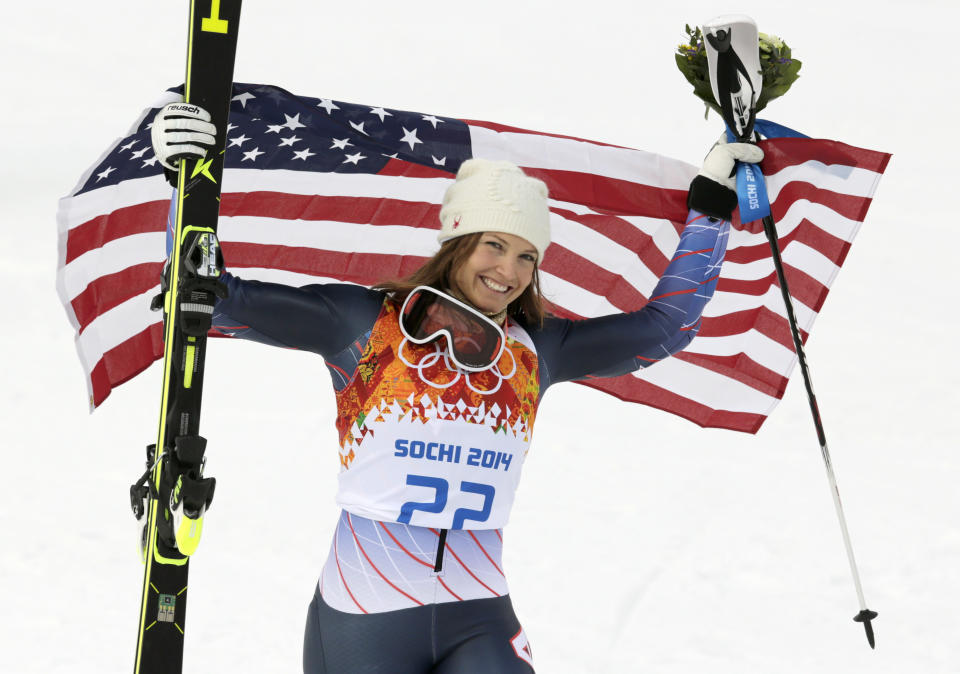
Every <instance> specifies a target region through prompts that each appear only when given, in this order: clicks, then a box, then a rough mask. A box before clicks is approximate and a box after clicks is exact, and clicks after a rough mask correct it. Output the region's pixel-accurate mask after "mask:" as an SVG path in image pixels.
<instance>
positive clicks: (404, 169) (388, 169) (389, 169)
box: [378, 159, 454, 180]
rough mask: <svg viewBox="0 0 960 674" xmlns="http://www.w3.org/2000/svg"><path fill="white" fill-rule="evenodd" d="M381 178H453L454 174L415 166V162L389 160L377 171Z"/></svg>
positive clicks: (440, 169)
mask: <svg viewBox="0 0 960 674" xmlns="http://www.w3.org/2000/svg"><path fill="white" fill-rule="evenodd" d="M378 175H382V176H400V177H403V178H446V179H448V180H449V179H450V178H453V176H454V172H453V171H449V170H447V169H444V168H433V167H430V166H424V165H423V164H417V163H415V162H410V161H404V160H403V159H390V160H389V161H388V162H387V163H386V164H385V165H384V167H383V168H382V169H380V170H379V171H378Z"/></svg>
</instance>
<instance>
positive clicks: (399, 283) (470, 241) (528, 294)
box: [373, 232, 548, 327]
mask: <svg viewBox="0 0 960 674" xmlns="http://www.w3.org/2000/svg"><path fill="white" fill-rule="evenodd" d="M481 236H483V232H474V233H473V234H465V235H463V236H458V237H456V238H454V239H448V240H447V241H444V242H443V244H442V245H441V246H440V250H438V251H437V252H436V253H435V254H434V256H433V257H431V258H430V259H429V260H427V261H426V262H424V263H423V265H422V266H421V267H420V268H419V269H417V270H416V271H415V272H413V273H412V274H410V276H408V277H407V278H405V279H400V280H394V281H381V282H380V283H377V284H376V285H375V286H373V289H374V290H383V291H385V292H386V293H388V294H389V295H390V296H391V297H392V298H393V299H394V300H395V301H397V302H400V303H402V302H403V301H404V300H405V299H407V295H409V294H410V292H411V291H412V290H413V289H414V288H416V287H417V286H430V287H431V288H436V289H437V290H441V291H445V290H447V289H449V288H450V287H451V282H452V279H453V273H454V270H456V269H458V268H459V267H460V265H462V264H463V263H464V262H466V261H467V258H469V257H470V256H471V255H473V251H474V250H475V249H476V247H477V245H478V244H479V243H480V237H481ZM507 315H508V316H510V317H511V318H516V319H522V320H523V321H524V322H525V323H526V324H527V325H529V326H530V327H540V326H542V325H543V319H544V317H545V316H547V315H548V313H547V311H546V309H544V306H543V293H542V292H541V291H540V267H539V261H538V265H537V266H536V267H534V270H533V279H532V280H531V281H530V285H528V286H527V287H526V288H525V289H524V291H523V293H521V295H520V297H518V298H517V299H515V300H514V301H513V302H511V303H510V304H509V305H508V306H507Z"/></svg>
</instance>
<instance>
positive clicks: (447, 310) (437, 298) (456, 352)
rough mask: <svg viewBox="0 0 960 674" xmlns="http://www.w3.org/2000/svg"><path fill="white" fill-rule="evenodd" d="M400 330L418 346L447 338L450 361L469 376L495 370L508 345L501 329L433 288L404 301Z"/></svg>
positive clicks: (418, 291) (420, 289)
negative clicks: (473, 373)
mask: <svg viewBox="0 0 960 674" xmlns="http://www.w3.org/2000/svg"><path fill="white" fill-rule="evenodd" d="M400 330H401V331H402V332H403V335H404V337H406V338H407V339H409V340H410V341H411V342H413V343H414V344H424V343H426V342H429V341H431V340H433V339H436V338H437V337H439V336H441V335H442V336H444V337H445V338H446V340H447V347H448V349H447V350H448V351H449V355H450V359H451V360H453V362H454V363H456V365H457V366H459V367H461V368H463V369H464V370H467V371H469V372H480V371H482V370H486V369H489V368H490V367H492V366H493V365H494V364H495V363H496V362H497V361H498V360H500V356H501V354H502V353H503V349H504V344H505V342H506V340H505V338H504V335H503V330H501V329H500V326H499V325H497V324H496V323H494V322H493V321H492V320H490V319H489V318H487V317H486V316H484V315H483V314H481V313H480V312H479V311H477V310H476V309H474V308H473V307H470V306H468V305H466V304H464V303H463V302H460V301H459V300H457V299H455V298H453V297H450V296H449V295H447V294H445V293H442V292H440V291H439V290H436V289H434V288H431V287H429V286H417V287H416V288H414V289H413V291H412V292H411V293H410V294H409V295H407V299H405V300H404V301H403V307H402V308H401V309H400Z"/></svg>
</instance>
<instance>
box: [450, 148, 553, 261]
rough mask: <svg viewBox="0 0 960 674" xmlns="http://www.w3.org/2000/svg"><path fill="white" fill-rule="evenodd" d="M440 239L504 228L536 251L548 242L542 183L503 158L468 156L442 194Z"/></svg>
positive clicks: (546, 214)
mask: <svg viewBox="0 0 960 674" xmlns="http://www.w3.org/2000/svg"><path fill="white" fill-rule="evenodd" d="M440 225H441V228H440V234H439V235H438V236H437V239H438V240H439V241H440V243H443V242H444V241H448V240H450V239H453V238H456V237H458V236H463V235H465V234H473V233H474V232H506V233H507V234H516V235H517V236H520V237H523V238H524V239H526V240H527V241H529V242H530V243H531V244H533V246H534V247H535V248H536V249H537V252H538V253H539V258H538V260H543V254H544V252H545V251H546V249H547V246H548V245H550V209H549V207H548V206H547V186H546V185H545V184H544V183H543V181H542V180H537V179H536V178H531V177H529V176H528V175H526V174H524V172H523V171H521V170H520V169H519V168H518V167H517V166H516V165H515V164H511V163H510V162H508V161H491V160H489V159H468V160H467V161H465V162H463V164H461V165H460V170H459V171H457V179H456V181H454V183H453V184H452V185H451V186H450V187H448V188H447V192H446V194H444V195H443V207H442V208H441V209H440Z"/></svg>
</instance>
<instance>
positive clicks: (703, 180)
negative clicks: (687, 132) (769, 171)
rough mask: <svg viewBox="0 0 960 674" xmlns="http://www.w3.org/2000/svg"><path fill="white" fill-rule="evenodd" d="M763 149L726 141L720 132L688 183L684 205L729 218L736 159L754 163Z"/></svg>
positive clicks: (733, 203) (734, 196) (733, 199)
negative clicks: (697, 171)
mask: <svg viewBox="0 0 960 674" xmlns="http://www.w3.org/2000/svg"><path fill="white" fill-rule="evenodd" d="M761 160H763V150H761V149H760V148H759V147H757V146H756V145H752V144H751V143H728V142H727V140H726V138H725V137H724V136H721V137H720V140H718V141H717V142H716V144H714V146H713V147H712V148H710V152H708V153H707V156H706V158H705V159H704V160H703V167H702V168H701V169H700V172H699V173H698V174H697V176H696V177H695V178H694V179H693V182H692V183H690V191H689V192H688V194H687V206H688V207H689V208H692V209H694V210H697V211H700V212H701V213H703V214H705V215H709V216H712V217H715V218H722V219H724V220H729V219H730V217H731V216H732V215H733V209H734V208H736V206H737V182H736V175H737V162H738V161H743V162H747V163H750V164H756V163H757V162H759V161H761Z"/></svg>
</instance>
